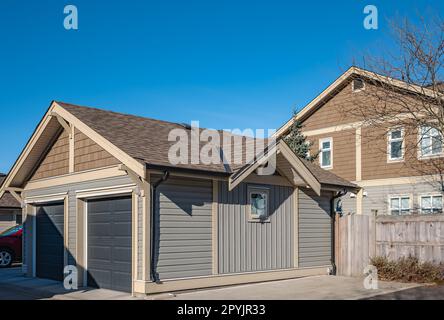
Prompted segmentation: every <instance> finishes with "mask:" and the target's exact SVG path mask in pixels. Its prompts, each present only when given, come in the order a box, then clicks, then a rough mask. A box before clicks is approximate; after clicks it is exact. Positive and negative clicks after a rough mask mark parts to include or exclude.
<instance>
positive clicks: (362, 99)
mask: <svg viewBox="0 0 444 320" xmlns="http://www.w3.org/2000/svg"><path fill="white" fill-rule="evenodd" d="M412 90H413V91H414V92H412ZM370 92H377V93H378V94H379V96H380V101H379V102H382V103H385V104H381V105H382V107H381V109H380V110H382V111H381V113H380V114H379V113H376V112H375V114H374V115H373V116H374V117H375V121H380V118H381V114H382V112H385V111H386V110H394V111H393V112H391V113H387V114H390V115H391V117H387V116H386V118H393V119H395V121H397V122H396V126H395V127H393V126H394V125H391V123H390V121H391V119H387V120H382V121H386V127H384V126H382V125H378V126H372V125H371V123H370V122H368V121H367V122H366V121H364V120H365V119H364V114H363V116H362V117H360V115H359V112H353V109H354V108H357V106H363V107H364V108H365V107H366V106H368V110H370V111H371V112H373V110H376V107H373V106H374V105H375V104H376V103H378V102H374V101H371V98H373V97H374V96H375V95H376V94H374V95H372V94H370ZM433 94H434V93H433V92H430V90H428V88H425V87H424V88H423V87H418V86H414V85H411V84H407V83H405V82H403V81H400V80H395V79H392V78H388V77H384V76H382V75H379V74H376V73H373V72H369V71H366V70H363V69H360V68H357V67H351V68H350V69H349V70H347V71H346V72H345V73H344V74H342V75H341V76H340V77H339V78H338V79H337V80H335V81H334V82H333V83H332V84H331V85H330V86H329V87H328V88H327V89H325V90H324V91H323V92H322V93H321V94H320V95H319V96H317V97H316V98H315V99H313V100H312V101H311V102H310V103H309V104H308V105H306V106H305V107H304V108H303V109H301V111H300V112H299V113H298V114H297V115H296V117H295V118H292V119H290V120H289V121H288V122H287V123H286V124H285V125H284V126H282V127H281V128H280V129H279V130H278V131H277V133H276V136H277V137H283V136H285V135H286V134H287V132H288V131H289V129H290V127H291V125H292V123H293V122H294V121H295V119H297V120H298V121H300V122H301V123H302V125H303V133H304V135H305V136H306V137H307V138H308V140H309V141H310V142H311V143H313V145H312V151H313V152H317V151H318V150H319V152H320V153H319V157H318V161H319V165H320V166H321V167H322V168H324V169H325V170H328V171H330V172H333V173H335V174H337V175H338V176H340V177H342V178H344V179H347V180H349V181H352V182H353V183H355V184H357V185H358V186H359V187H361V189H360V191H359V192H357V193H356V194H354V193H350V194H348V195H346V196H345V197H343V199H342V200H343V212H344V213H346V214H347V213H357V214H366V215H371V214H375V213H376V214H378V215H404V214H428V213H432V212H433V213H442V207H443V192H442V191H443V185H442V177H443V175H442V174H441V175H439V174H438V173H439V172H438V171H436V170H433V169H434V168H432V167H433V166H431V161H434V166H435V167H437V166H436V165H437V164H439V166H438V167H441V168H442V165H443V164H444V161H443V160H444V158H442V157H443V156H444V153H443V150H444V149H443V146H442V141H443V139H442V133H439V132H438V131H436V130H427V131H430V132H434V131H436V132H435V135H434V136H433V137H428V135H433V133H427V135H425V136H423V135H422V134H421V132H422V131H421V130H424V126H423V127H421V128H417V127H414V128H410V129H409V130H410V131H411V132H410V133H409V132H408V131H409V130H407V128H406V127H404V126H403V125H399V123H400V122H401V121H398V120H397V119H402V115H401V114H400V113H398V112H397V111H396V110H397V109H394V108H396V106H394V105H395V104H396V100H397V99H399V100H402V101H403V103H404V102H405V101H407V102H408V103H409V104H408V105H407V106H405V107H404V109H406V107H411V109H412V110H418V111H419V112H420V110H419V109H420V108H421V104H419V103H418V104H417V106H415V103H416V102H417V100H415V96H416V97H417V96H418V95H421V96H425V97H427V95H433ZM401 95H402V96H401ZM385 97H390V99H387V100H384V99H385ZM409 99H410V100H409ZM370 105H372V107H371V108H370ZM391 108H393V109H391ZM415 108H416V109H415ZM404 109H403V110H404ZM362 110H363V109H361V111H362ZM344 111H345V112H344ZM370 111H368V112H370ZM370 116H372V115H370ZM376 118H379V119H376ZM405 118H406V120H405V125H406V126H409V123H408V118H407V116H406V117H405ZM382 124H383V122H382ZM432 141H433V149H432V148H428V149H423V146H424V145H425V144H427V142H429V144H432ZM423 142H424V143H423ZM435 142H436V143H435ZM422 143H423V144H422ZM406 150H409V154H406ZM424 150H427V151H424ZM426 153H429V154H426Z"/></svg>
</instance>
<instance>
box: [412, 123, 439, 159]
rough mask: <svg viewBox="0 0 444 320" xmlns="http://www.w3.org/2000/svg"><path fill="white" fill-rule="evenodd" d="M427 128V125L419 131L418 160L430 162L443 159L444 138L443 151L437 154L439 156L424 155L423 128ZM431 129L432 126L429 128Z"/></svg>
mask: <svg viewBox="0 0 444 320" xmlns="http://www.w3.org/2000/svg"><path fill="white" fill-rule="evenodd" d="M423 127H426V125H424V126H420V127H419V129H418V142H417V145H418V160H428V159H434V158H442V157H444V137H443V143H442V151H441V153H437V154H431V155H425V156H424V155H422V144H421V142H422V141H421V140H422V134H421V131H422V128H423ZM429 127H430V126H429Z"/></svg>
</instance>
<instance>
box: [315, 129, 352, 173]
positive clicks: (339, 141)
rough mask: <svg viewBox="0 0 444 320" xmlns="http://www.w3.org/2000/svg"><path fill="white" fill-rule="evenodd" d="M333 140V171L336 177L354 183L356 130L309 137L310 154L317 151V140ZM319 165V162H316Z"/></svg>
mask: <svg viewBox="0 0 444 320" xmlns="http://www.w3.org/2000/svg"><path fill="white" fill-rule="evenodd" d="M330 137H331V138H333V169H331V171H332V172H333V173H335V174H337V175H338V176H340V177H342V178H344V179H347V180H350V181H354V180H356V130H344V131H339V132H333V133H326V134H323V135H317V136H310V137H308V140H309V141H311V142H313V146H312V147H311V153H312V154H315V153H316V152H317V151H318V150H319V139H323V138H330ZM316 161H317V163H319V160H316Z"/></svg>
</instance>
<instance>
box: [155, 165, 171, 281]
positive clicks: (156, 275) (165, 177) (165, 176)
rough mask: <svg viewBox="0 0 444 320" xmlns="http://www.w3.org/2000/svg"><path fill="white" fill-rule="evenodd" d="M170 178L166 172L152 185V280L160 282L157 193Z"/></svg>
mask: <svg viewBox="0 0 444 320" xmlns="http://www.w3.org/2000/svg"><path fill="white" fill-rule="evenodd" d="M169 177H170V172H169V171H164V172H163V175H162V177H161V178H160V179H159V180H158V181H157V182H156V183H154V184H153V185H151V199H152V200H151V201H152V214H151V280H152V281H154V282H157V283H158V282H159V276H158V274H157V272H156V256H155V255H156V240H157V219H156V197H155V196H156V193H157V187H159V186H160V185H161V184H162V183H164V182H165V181H167V180H168V178H169Z"/></svg>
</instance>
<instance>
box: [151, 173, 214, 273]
mask: <svg viewBox="0 0 444 320" xmlns="http://www.w3.org/2000/svg"><path fill="white" fill-rule="evenodd" d="M158 179H159V177H156V176H155V177H153V178H152V181H157V180H158ZM212 192H213V191H212V181H211V180H199V179H189V178H187V179H185V178H174V177H171V178H170V179H168V180H167V181H165V182H164V183H162V184H161V185H160V186H159V187H158V188H157V191H156V195H155V201H156V212H155V214H156V217H155V219H156V225H155V228H156V233H155V235H156V238H155V245H156V250H155V252H156V254H155V256H154V259H155V265H156V272H157V274H158V276H159V279H160V280H167V279H178V278H187V277H198V276H208V275H211V274H212V201H213V193H212Z"/></svg>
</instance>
